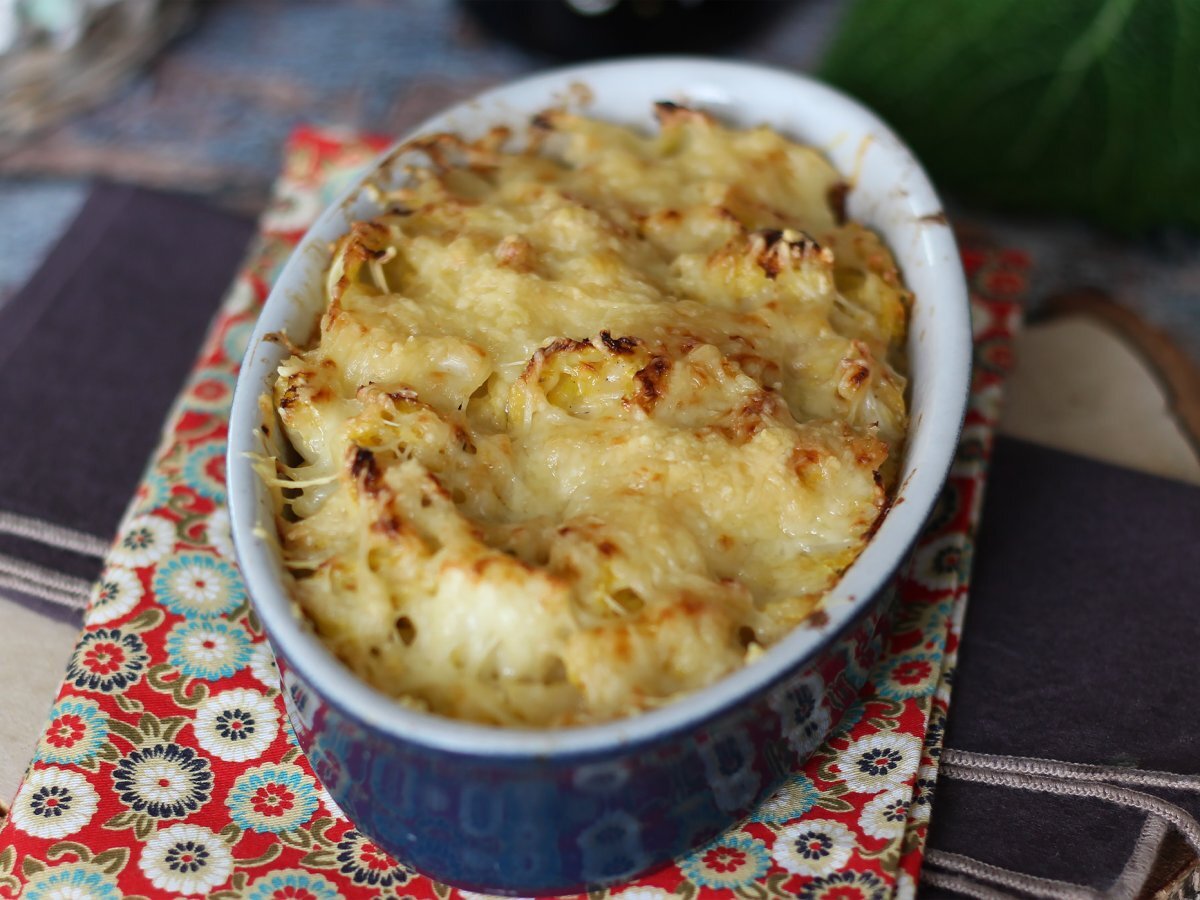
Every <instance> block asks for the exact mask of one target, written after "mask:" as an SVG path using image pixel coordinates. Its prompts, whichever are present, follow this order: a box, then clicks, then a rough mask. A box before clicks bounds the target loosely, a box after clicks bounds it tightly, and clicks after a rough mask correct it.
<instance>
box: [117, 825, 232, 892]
mask: <svg viewBox="0 0 1200 900" xmlns="http://www.w3.org/2000/svg"><path fill="white" fill-rule="evenodd" d="M138 868H140V869H141V870H142V872H143V873H144V874H145V876H146V877H147V878H148V879H150V883H151V884H153V885H154V886H155V887H156V888H158V889H159V890H160V891H169V892H171V893H173V894H206V893H208V892H209V891H211V890H212V889H213V888H215V887H217V886H218V885H220V884H223V883H224V882H225V881H227V880H228V879H229V876H230V875H232V874H233V856H232V855H231V854H230V852H229V848H228V847H227V846H225V842H224V841H222V840H221V839H220V838H219V837H217V836H216V835H215V834H213V833H212V832H211V831H209V830H208V829H207V828H202V827H201V826H199V825H191V824H187V823H184V824H181V825H172V826H171V827H170V828H164V829H162V830H161V831H158V832H155V833H154V834H153V835H151V836H150V838H149V839H148V840H147V841H146V844H145V846H144V847H143V848H142V855H141V857H140V858H139V859H138Z"/></svg>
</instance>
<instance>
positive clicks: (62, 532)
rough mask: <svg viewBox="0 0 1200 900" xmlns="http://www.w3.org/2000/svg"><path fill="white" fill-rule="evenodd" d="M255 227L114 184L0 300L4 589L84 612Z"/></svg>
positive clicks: (94, 197)
mask: <svg viewBox="0 0 1200 900" xmlns="http://www.w3.org/2000/svg"><path fill="white" fill-rule="evenodd" d="M253 233H254V226H253V223H252V222H251V221H249V220H244V219H241V218H237V217H234V216H231V215H228V214H226V213H223V212H219V211H217V210H214V209H212V208H211V207H208V206H206V205H204V204H203V203H201V202H200V201H197V200H192V199H188V198H185V197H180V196H173V195H169V194H162V193H156V192H152V191H146V190H139V189H136V188H131V187H120V186H115V185H99V186H97V187H96V188H95V189H94V190H93V191H92V193H91V195H90V197H89V199H88V201H87V203H86V204H85V205H84V207H83V209H82V211H81V212H80V214H79V216H78V217H77V218H76V219H75V221H74V222H73V223H72V225H71V226H70V227H69V228H68V230H67V233H66V234H65V235H64V236H63V237H62V239H61V240H60V241H59V243H58V245H57V246H56V247H55V249H54V250H53V251H52V252H51V253H50V254H49V256H48V257H47V258H46V260H45V261H44V262H43V264H42V266H41V267H40V269H39V270H38V271H37V274H36V275H34V277H33V278H32V279H31V280H30V282H29V284H28V285H27V286H25V287H24V288H23V289H22V290H21V291H19V292H18V293H17V294H16V295H15V296H13V297H12V298H10V299H9V301H8V302H7V303H6V304H4V306H3V307H0V436H2V442H0V443H2V446H3V450H2V451H0V460H2V462H3V464H2V465H0V591H2V592H4V593H5V594H6V595H10V596H11V595H14V594H17V595H20V596H22V597H26V598H29V597H33V598H38V601H47V600H48V601H51V602H54V603H57V604H61V605H65V606H75V607H79V608H82V606H83V604H84V602H85V601H86V599H87V592H88V590H89V588H90V583H91V581H92V579H93V578H94V577H95V576H96V575H97V574H98V573H99V571H100V561H101V560H100V558H101V556H102V555H103V553H104V552H105V550H106V549H107V547H108V543H109V541H110V540H111V538H112V536H113V534H114V533H115V531H116V527H117V523H118V521H119V520H120V518H121V515H122V513H123V512H124V511H125V507H126V505H127V504H128V502H129V497H130V495H131V494H132V493H133V491H134V489H135V488H136V487H137V484H138V480H139V477H140V475H141V472H142V470H143V468H144V467H145V465H146V460H147V458H148V457H149V455H150V453H151V452H152V451H153V449H154V446H155V443H156V442H157V439H158V433H159V429H160V428H161V427H162V422H163V419H164V418H165V417H166V414H167V410H168V409H169V407H170V405H171V403H172V401H173V400H174V399H175V396H176V394H177V393H178V391H179V387H180V385H181V384H182V382H183V379H184V377H185V376H186V375H187V373H188V371H189V370H190V368H191V365H192V361H193V360H194V358H195V355H196V350H197V348H198V347H199V345H200V341H201V339H202V338H203V336H204V331H205V328H206V327H207V325H208V322H209V319H210V318H211V317H212V314H213V311H214V310H215V309H216V307H217V304H218V302H219V301H220V299H221V297H222V295H223V294H224V292H225V289H226V287H228V285H229V281H230V279H231V278H232V277H233V274H234V272H235V271H236V268H237V264H238V262H239V261H240V260H241V258H242V256H243V254H244V253H245V250H246V245H247V243H248V241H249V240H250V237H251V236H252V235H253Z"/></svg>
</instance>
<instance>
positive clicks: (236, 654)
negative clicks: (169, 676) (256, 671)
mask: <svg viewBox="0 0 1200 900" xmlns="http://www.w3.org/2000/svg"><path fill="white" fill-rule="evenodd" d="M252 652H253V651H252V649H251V642H250V635H249V634H247V633H246V629H244V628H242V627H241V626H240V625H231V624H229V623H228V622H220V621H216V622H214V621H209V620H208V619H193V620H191V621H188V622H183V623H181V624H179V625H176V626H175V627H174V628H173V629H171V632H170V634H168V636H167V657H168V659H170V661H171V665H173V666H176V667H178V668H179V670H180V671H181V672H183V674H184V675H186V676H188V677H190V678H203V679H205V680H206V681H220V680H221V679H222V678H229V677H230V676H232V675H234V674H235V673H236V672H237V671H238V670H239V669H241V668H243V667H245V666H247V665H249V663H250V657H251V654H252Z"/></svg>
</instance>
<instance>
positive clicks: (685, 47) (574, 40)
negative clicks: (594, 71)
mask: <svg viewBox="0 0 1200 900" xmlns="http://www.w3.org/2000/svg"><path fill="white" fill-rule="evenodd" d="M459 2H460V4H461V5H462V7H463V8H464V9H466V10H467V11H468V13H469V14H470V15H471V16H472V17H473V18H474V19H475V20H476V21H478V22H479V23H480V24H481V25H482V26H483V27H484V29H485V30H487V31H488V32H490V33H491V34H493V35H495V36H497V37H500V38H502V39H504V40H506V41H509V42H510V43H513V44H516V45H518V46H520V47H522V48H524V49H526V50H531V51H534V52H536V53H542V54H545V55H548V56H554V57H557V58H559V59H572V60H578V59H593V58H597V57H604V56H621V55H627V54H647V53H707V54H719V53H723V52H729V51H731V50H736V47H737V44H738V43H739V42H740V41H742V40H745V39H746V38H748V37H750V36H751V35H752V34H754V33H755V32H756V31H758V30H760V29H762V28H764V27H766V26H767V25H768V24H769V22H770V21H771V19H773V18H774V17H775V16H776V15H778V14H779V13H781V12H783V11H785V10H786V9H787V8H788V7H789V6H790V5H791V4H792V2H794V0H459Z"/></svg>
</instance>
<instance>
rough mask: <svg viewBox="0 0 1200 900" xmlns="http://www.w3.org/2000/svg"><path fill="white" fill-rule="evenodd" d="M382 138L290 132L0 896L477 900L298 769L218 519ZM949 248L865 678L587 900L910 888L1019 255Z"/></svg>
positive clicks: (0, 841) (98, 618)
mask: <svg viewBox="0 0 1200 900" xmlns="http://www.w3.org/2000/svg"><path fill="white" fill-rule="evenodd" d="M380 149H382V142H380V141H378V140H375V139H371V138H365V137H362V136H355V135H335V134H331V133H326V132H320V131H316V130H312V129H301V130H299V131H298V132H296V134H295V135H294V136H293V138H292V140H291V141H290V143H289V146H288V149H287V154H286V159H285V167H284V172H283V174H282V176H281V178H280V179H279V181H278V183H277V185H276V190H275V196H274V201H273V204H272V206H271V208H270V209H269V210H268V211H267V213H266V214H265V215H264V216H263V219H262V222H261V233H260V237H259V240H258V241H257V243H256V245H255V247H254V249H253V250H252V252H251V254H250V256H249V258H248V260H247V261H246V264H245V266H244V268H243V271H242V272H241V274H240V275H239V277H238V278H237V280H236V281H235V283H234V284H233V286H232V288H231V289H230V291H229V294H228V296H227V297H226V299H225V301H224V304H223V306H222V308H221V310H220V313H219V314H218V316H217V318H216V320H215V322H214V324H213V325H212V329H211V332H210V334H209V336H208V339H207V340H206V342H205V345H204V348H203V350H202V352H201V356H200V359H199V361H198V363H197V366H196V368H195V370H194V372H193V374H192V376H191V377H190V379H189V381H188V382H187V384H186V387H185V389H184V391H183V393H182V395H181V396H180V397H179V399H178V401H177V403H176V406H175V408H174V410H173V412H172V414H171V416H170V418H169V420H168V424H167V428H166V431H165V434H164V438H163V442H162V444H161V446H160V448H159V450H158V452H157V454H156V455H155V457H154V459H153V461H152V462H151V464H150V466H149V468H148V470H147V472H146V476H145V478H144V480H143V482H142V485H141V486H140V488H139V489H138V492H137V495H136V497H135V498H134V500H133V502H132V504H131V506H130V508H129V511H128V513H127V515H126V517H125V520H124V522H123V524H122V527H121V529H120V531H119V533H118V537H117V540H116V542H115V544H114V546H113V547H112V548H111V550H110V552H109V554H108V558H107V561H106V565H105V568H104V570H103V573H102V575H101V577H100V579H99V581H98V582H97V584H96V585H95V588H94V590H93V592H92V595H91V600H90V604H89V608H88V612H87V615H86V620H85V628H84V632H83V634H82V636H81V638H80V640H79V643H78V646H77V647H76V649H75V652H74V655H73V656H72V658H71V661H70V664H69V666H68V669H67V673H66V677H65V679H64V681H63V684H62V688H61V690H60V693H59V696H58V699H57V703H56V704H55V705H54V708H53V710H52V711H51V714H50V721H49V723H48V724H47V726H46V730H45V732H44V734H43V735H42V738H41V740H40V741H39V743H38V745H37V749H36V754H35V756H34V759H33V761H32V762H31V764H30V766H29V769H28V771H27V774H26V777H25V779H24V782H23V784H22V786H21V788H20V790H19V792H18V794H17V796H16V798H15V800H14V802H13V804H12V808H11V813H10V815H9V817H8V820H7V822H6V823H5V824H4V827H3V830H0V848H3V849H0V896H7V897H12V896H16V895H18V894H20V895H21V896H23V897H26V898H30V900H37V898H49V897H65V896H70V897H94V898H117V897H137V896H141V897H158V896H210V897H215V898H223V900H224V898H234V897H248V898H254V900H267V898H279V900H282V898H300V897H305V898H320V900H331V898H336V897H346V898H352V897H375V896H394V897H437V898H443V900H444V898H452V897H456V896H463V897H471V896H472V895H470V894H467V893H466V892H461V891H457V890H456V889H453V888H450V887H447V886H445V885H442V884H437V883H435V882H432V881H430V880H429V879H426V878H424V877H423V876H421V875H419V874H417V873H416V872H413V871H412V870H410V869H409V868H407V867H406V866H404V865H403V864H400V863H398V862H396V861H395V860H392V859H391V858H389V857H388V856H387V855H386V854H384V853H383V852H382V851H380V850H379V849H378V848H376V847H375V845H374V844H372V843H371V841H370V840H369V839H368V838H367V837H365V836H364V835H362V834H360V833H359V832H358V831H356V830H355V828H354V826H353V825H352V824H351V823H350V822H348V821H347V820H346V819H345V817H344V816H343V815H342V813H341V811H340V810H339V809H338V808H337V806H336V805H335V804H334V802H333V800H332V798H331V797H330V796H329V794H328V793H327V792H326V791H325V790H324V789H323V788H322V787H321V785H320V783H319V782H318V781H317V780H316V778H315V777H314V775H313V771H312V768H311V767H310V766H309V764H308V762H307V761H306V760H305V758H304V756H303V754H302V753H301V751H300V749H299V747H298V746H297V744H296V741H295V737H294V735H293V733H292V731H291V726H290V725H289V723H288V721H287V718H286V715H285V713H284V705H283V697H282V696H281V693H280V686H279V677H278V672H277V670H276V669H275V665H274V661H273V659H272V656H271V653H270V650H269V648H268V645H267V643H266V640H265V637H264V635H263V633H262V630H261V628H260V626H259V624H258V622H257V619H256V617H255V615H254V613H253V611H252V609H251V606H250V604H249V600H248V598H247V596H246V590H245V587H244V586H243V584H242V581H241V578H240V575H239V572H238V569H237V564H236V560H235V558H234V554H233V548H232V545H231V542H230V535H229V516H228V512H227V510H226V507H225V485H224V474H225V473H224V458H225V437H226V432H227V425H228V418H227V417H228V412H229V404H230V400H231V398H232V391H233V386H234V381H235V378H236V373H237V368H238V364H239V362H240V360H241V358H242V355H243V352H244V350H245V347H246V342H247V339H248V337H249V334H250V331H251V328H252V327H253V324H254V321H255V317H256V315H257V313H258V310H259V308H260V306H261V304H262V302H263V300H264V299H265V298H266V296H267V293H268V291H269V287H270V284H271V281H272V279H273V278H274V277H275V275H276V274H277V273H278V271H279V270H280V268H281V266H282V264H283V263H284V261H285V260H286V258H287V256H288V254H289V252H290V250H291V248H292V247H293V246H294V244H295V243H296V241H298V240H299V238H300V237H301V236H302V234H303V232H304V231H305V230H306V229H307V227H308V226H309V225H310V224H311V223H312V221H313V220H314V219H315V217H316V215H317V214H318V213H319V211H320V210H321V209H322V208H323V207H324V206H325V205H326V204H327V203H329V202H330V201H331V200H332V199H333V198H334V197H336V196H337V195H338V194H339V193H340V191H341V190H342V189H343V187H344V186H345V185H346V184H347V183H348V181H349V180H350V179H351V178H352V177H353V176H354V174H355V173H356V172H357V171H359V170H360V169H361V167H362V166H363V165H365V164H366V163H368V162H369V161H370V159H371V158H372V157H373V156H374V155H375V154H376V153H377V152H378V151H379V150H380ZM963 256H964V262H965V264H966V267H967V270H968V274H969V275H970V277H971V280H972V285H973V291H974V297H973V302H974V304H975V306H974V314H975V339H976V370H975V377H974V383H973V388H972V397H971V406H970V412H969V414H968V418H967V423H966V428H965V429H964V431H963V435H962V442H961V445H960V447H959V452H958V457H957V460H956V462H955V465H954V469H953V472H952V473H951V477H950V480H949V483H948V484H947V487H946V489H945V491H944V493H943V495H942V497H941V500H940V502H939V504H938V506H937V509H936V510H935V512H934V514H933V515H932V517H931V519H930V521H929V523H928V525H927V527H926V530H925V533H924V536H923V537H922V538H921V540H920V542H919V545H918V546H917V548H916V550H915V552H914V554H913V556H912V559H911V562H910V564H909V565H908V566H907V567H906V568H905V570H904V571H903V573H902V574H901V576H900V591H899V600H898V602H897V604H896V607H895V610H894V613H893V621H892V624H891V632H890V638H889V642H888V646H887V648H886V652H885V654H884V656H883V658H882V659H881V660H880V662H879V663H878V665H877V666H876V667H875V669H874V671H873V672H872V674H871V677H870V681H869V684H868V687H867V689H866V690H865V692H864V693H863V695H862V696H861V697H860V698H859V699H858V700H857V702H856V703H855V704H854V705H853V706H852V707H851V709H850V711H849V713H848V714H847V715H846V717H845V719H844V720H843V721H842V722H840V723H839V724H838V726H837V729H836V731H835V732H834V733H833V735H832V736H831V737H830V738H829V739H828V740H827V741H826V743H825V744H824V745H823V746H822V747H820V748H819V749H818V750H817V751H816V753H815V754H814V755H813V757H812V759H811V760H810V761H809V763H808V764H807V766H805V768H804V770H803V771H802V772H798V773H796V774H795V775H794V776H792V777H791V779H790V780H789V781H788V782H787V783H785V784H784V785H783V786H782V788H781V789H780V790H779V791H778V793H777V794H776V795H775V796H773V797H772V798H770V799H769V800H767V801H766V802H765V803H763V804H762V806H761V807H760V808H759V809H758V811H757V812H756V813H755V814H754V815H753V816H752V817H751V818H750V819H748V820H746V821H745V822H742V823H740V824H739V825H737V826H735V827H734V828H732V829H731V830H730V831H728V832H727V833H726V834H724V835H723V836H722V837H720V838H719V839H717V840H715V841H713V842H712V843H710V844H709V845H707V846H705V847H702V848H700V849H699V850H697V851H696V852H694V853H693V854H691V855H690V856H688V857H686V858H684V859H681V860H679V861H677V862H676V863H675V864H672V865H670V866H667V867H666V868H663V869H661V870H659V871H657V872H655V873H653V874H652V875H649V876H646V877H644V878H643V879H641V880H639V881H637V882H636V883H633V884H629V885H623V886H618V887H614V888H612V889H610V890H607V891H603V892H598V893H594V894H593V895H592V896H593V897H599V896H614V897H620V898H624V900H658V898H667V897H680V898H685V900H694V898H697V897H714V898H715V897H731V896H734V895H736V896H739V897H744V898H767V897H795V896H801V897H812V898H818V897H820V898H833V897H838V898H843V900H845V898H862V900H883V898H888V897H892V896H899V897H910V896H912V894H913V892H914V889H915V881H916V879H917V877H918V873H919V869H920V865H921V857H922V852H923V847H924V841H925V833H926V828H927V823H928V821H929V816H930V809H931V803H932V799H933V790H934V785H935V780H936V774H937V757H938V753H939V750H940V747H941V735H942V728H943V722H944V720H945V715H946V710H947V705H948V703H949V699H950V684H951V682H952V675H953V668H954V659H955V652H956V649H957V645H958V634H959V629H960V628H961V625H962V614H963V609H964V605H965V601H966V596H967V586H968V574H969V570H970V558H971V541H972V536H973V534H974V531H975V528H976V524H977V522H978V518H979V511H980V502H981V498H982V492H983V485H984V477H985V473H986V468H987V459H988V454H989V451H990V447H991V435H992V429H993V427H994V425H995V420H996V415H997V411H998V404H999V399H1000V390H1001V386H1002V383H1003V379H1004V374H1005V371H1006V369H1007V367H1008V364H1009V352H1010V351H1009V344H1010V339H1011V337H1012V335H1013V331H1014V329H1015V328H1016V327H1017V325H1018V323H1019V318H1020V315H1019V308H1018V306H1017V305H1016V304H1015V302H1014V301H1015V299H1016V295H1018V294H1019V293H1021V291H1022V289H1023V285H1024V270H1025V268H1026V267H1027V265H1028V263H1027V261H1026V260H1025V259H1024V257H1022V256H1021V255H1020V254H1016V253H1012V252H1003V251H993V250H984V249H977V248H969V249H967V250H966V251H964V254H963ZM864 649H865V648H864ZM852 664H853V663H852ZM819 687H820V686H814V688H819ZM813 696H814V698H815V697H817V696H819V691H818V690H814V692H813Z"/></svg>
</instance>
